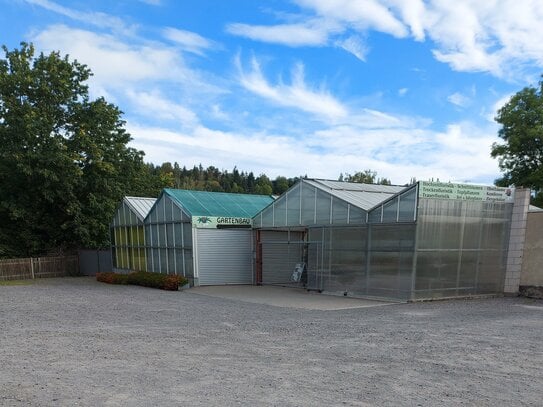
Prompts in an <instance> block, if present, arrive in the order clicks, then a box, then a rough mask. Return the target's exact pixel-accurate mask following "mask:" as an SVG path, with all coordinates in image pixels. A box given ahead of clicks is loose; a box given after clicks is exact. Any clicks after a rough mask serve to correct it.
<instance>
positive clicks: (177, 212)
mask: <svg viewBox="0 0 543 407" xmlns="http://www.w3.org/2000/svg"><path fill="white" fill-rule="evenodd" d="M172 220H173V221H174V222H181V221H182V220H183V214H182V213H181V209H179V207H178V206H177V205H175V204H174V203H172Z"/></svg>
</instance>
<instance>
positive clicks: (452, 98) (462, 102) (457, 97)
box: [447, 92, 471, 107]
mask: <svg viewBox="0 0 543 407" xmlns="http://www.w3.org/2000/svg"><path fill="white" fill-rule="evenodd" d="M447 100H448V101H449V102H450V103H452V104H453V105H455V106H458V107H467V106H469V105H470V104H471V99H470V98H469V97H468V96H466V95H463V94H461V93H459V92H455V93H453V94H452V95H449V96H448V97H447Z"/></svg>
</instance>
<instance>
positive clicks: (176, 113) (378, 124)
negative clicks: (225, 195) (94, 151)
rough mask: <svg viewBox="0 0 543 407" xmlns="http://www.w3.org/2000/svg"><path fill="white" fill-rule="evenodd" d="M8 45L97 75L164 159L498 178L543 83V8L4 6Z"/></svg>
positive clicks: (402, 177) (19, 0)
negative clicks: (23, 45) (503, 152)
mask: <svg viewBox="0 0 543 407" xmlns="http://www.w3.org/2000/svg"><path fill="white" fill-rule="evenodd" d="M0 7H1V11H0V43H1V44H3V45H6V46H7V47H8V48H9V49H14V48H18V47H19V44H20V42H21V41H26V42H32V43H33V44H34V45H35V47H36V49H37V50H38V51H40V52H41V51H43V52H45V53H49V52H51V51H59V52H60V53H61V54H63V55H65V54H68V55H69V56H70V58H72V59H77V61H79V62H81V63H84V64H86V65H88V67H89V68H90V69H91V70H92V72H93V73H94V75H93V76H92V78H91V79H90V81H89V88H90V94H91V96H92V97H93V98H97V97H100V96H103V97H105V98H106V99H107V100H108V101H109V102H111V103H114V104H116V105H117V106H119V108H120V109H121V110H122V111H123V112H124V116H123V118H124V120H126V127H127V130H128V131H129V132H130V134H131V135H132V137H133V140H132V142H131V146H133V147H135V148H137V149H139V150H143V151H144V152H145V160H146V161H147V162H152V163H154V164H161V163H163V162H171V163H173V162H178V163H179V164H180V165H181V166H187V167H192V166H193V165H199V164H202V165H203V166H204V167H208V166H215V167H217V168H219V169H222V170H228V171H231V170H232V169H233V168H234V166H236V167H237V168H238V169H239V170H244V171H247V172H248V171H252V172H254V173H255V175H259V174H261V173H265V174H266V175H268V176H269V177H270V178H272V179H273V178H275V177H276V176H279V175H282V176H286V177H296V176H302V175H307V176H308V177H310V178H327V179H337V178H338V176H339V174H340V173H343V174H346V173H348V174H353V173H355V172H357V171H363V170H366V169H371V170H373V171H376V172H377V173H378V176H379V177H386V178H388V179H390V180H391V181H392V183H393V184H403V183H407V182H409V181H410V180H411V179H412V178H416V179H417V180H429V179H434V180H437V179H439V180H441V181H451V182H468V183H482V184H491V183H493V181H494V180H495V179H496V178H498V177H499V176H500V171H499V168H498V162H497V160H495V159H492V158H491V157H490V149H491V146H492V143H494V142H500V139H499V138H498V136H497V134H498V130H499V125H498V124H497V123H496V122H495V121H494V117H495V115H496V111H497V109H499V108H500V107H501V106H503V105H504V104H505V103H506V102H507V101H508V100H509V98H510V97H511V95H513V94H514V93H516V92H517V91H519V90H521V89H522V88H524V87H526V86H535V85H537V83H538V81H539V79H540V75H541V74H542V73H543V24H541V21H543V1H541V0H514V1H513V0H486V1H480V0H455V1H448V0H435V1H434V0H426V1H423V0H381V1H378V0H290V1H289V0H268V1H254V0H228V1H220V0H215V1H211V0H209V1H208V0H198V1H188V0H139V1H138V0H118V1H111V0H107V1H106V0H104V1H102V0H94V1H84V0H79V1H60V0H59V1H51V0H0Z"/></svg>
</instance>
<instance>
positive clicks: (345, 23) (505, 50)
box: [228, 0, 543, 79]
mask: <svg viewBox="0 0 543 407" xmlns="http://www.w3.org/2000/svg"><path fill="white" fill-rule="evenodd" d="M296 3H298V5H299V6H300V7H301V8H302V10H303V11H302V13H301V14H300V15H299V16H298V17H299V19H300V20H302V21H301V22H298V23H297V24H278V25H270V26H253V25H249V24H240V23H237V24H231V25H229V26H228V29H229V31H230V32H231V33H233V34H236V35H243V36H246V37H248V38H252V39H254V40H258V41H265V42H274V43H280V44H285V45H289V46H302V45H306V46H323V45H330V44H335V45H338V44H342V43H343V44H349V38H352V36H353V32H355V33H358V34H360V35H364V34H365V33H366V32H367V31H369V30H375V31H378V32H382V33H386V34H389V35H392V36H394V37H397V38H406V37H412V38H413V39H415V40H417V41H424V40H427V39H430V40H431V41H432V42H433V43H434V44H435V49H434V50H433V55H434V57H435V58H436V59H437V60H439V61H441V62H443V63H446V64H449V65H450V66H451V68H452V69H454V70H457V71H467V72H474V71H479V72H489V73H491V74H493V75H495V76H497V77H501V78H506V79H512V78H515V77H516V78H518V76H519V75H524V72H525V71H526V69H527V68H530V67H531V68H533V69H534V68H535V69H541V68H543V41H542V40H541V38H543V24H541V21H543V2H541V0H500V1H499V2H496V1H490V2H488V1H487V2H485V1H473V0H457V1H454V2H451V1H443V0H429V1H423V0H381V1H377V0H296ZM304 20H305V21H304ZM314 21H321V23H320V24H314ZM343 48H344V49H346V50H347V51H348V52H351V53H353V54H354V55H356V56H357V57H359V55H364V56H365V55H366V52H358V51H355V52H353V49H356V48H354V47H353V46H352V45H351V46H346V47H343ZM359 58H360V57H359ZM360 59H361V60H364V59H363V58H360Z"/></svg>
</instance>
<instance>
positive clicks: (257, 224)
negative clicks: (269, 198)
mask: <svg viewBox="0 0 543 407" xmlns="http://www.w3.org/2000/svg"><path fill="white" fill-rule="evenodd" d="M252 223H253V228H261V227H262V213H259V214H258V215H256V216H255V217H254V218H253V219H252Z"/></svg>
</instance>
